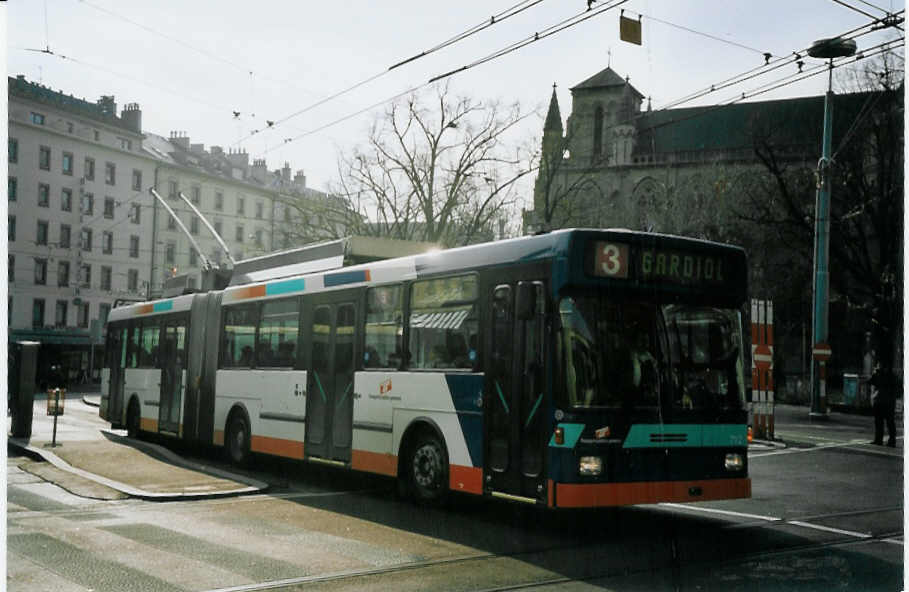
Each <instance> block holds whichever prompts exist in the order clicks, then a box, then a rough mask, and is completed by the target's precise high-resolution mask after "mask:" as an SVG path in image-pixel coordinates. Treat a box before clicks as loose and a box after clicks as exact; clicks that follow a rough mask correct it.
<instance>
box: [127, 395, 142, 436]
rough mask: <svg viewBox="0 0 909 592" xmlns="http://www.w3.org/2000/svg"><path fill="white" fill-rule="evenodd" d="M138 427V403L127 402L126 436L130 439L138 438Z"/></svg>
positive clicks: (139, 417) (139, 432) (139, 419)
mask: <svg viewBox="0 0 909 592" xmlns="http://www.w3.org/2000/svg"><path fill="white" fill-rule="evenodd" d="M140 426H141V416H140V413H139V402H138V401H136V400H135V399H133V400H131V401H130V402H129V407H127V408H126V435H127V436H129V437H130V438H139V436H140V435H141V429H140Z"/></svg>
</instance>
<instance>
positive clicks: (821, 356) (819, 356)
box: [811, 343, 833, 362]
mask: <svg viewBox="0 0 909 592" xmlns="http://www.w3.org/2000/svg"><path fill="white" fill-rule="evenodd" d="M811 353H812V355H813V356H814V359H815V360H819V361H821V362H826V361H827V360H829V359H830V356H832V355H833V350H832V349H830V346H829V345H827V344H826V343H815V344H814V348H813V349H812V350H811Z"/></svg>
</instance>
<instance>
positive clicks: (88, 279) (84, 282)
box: [79, 263, 92, 288]
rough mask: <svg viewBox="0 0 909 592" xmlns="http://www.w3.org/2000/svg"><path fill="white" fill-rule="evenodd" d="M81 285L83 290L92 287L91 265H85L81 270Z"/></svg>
mask: <svg viewBox="0 0 909 592" xmlns="http://www.w3.org/2000/svg"><path fill="white" fill-rule="evenodd" d="M79 284H80V285H81V286H82V287H83V288H91V287H92V266H91V264H90V263H83V264H82V267H81V269H80V270H79Z"/></svg>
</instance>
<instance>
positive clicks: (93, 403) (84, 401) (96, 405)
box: [82, 395, 101, 407]
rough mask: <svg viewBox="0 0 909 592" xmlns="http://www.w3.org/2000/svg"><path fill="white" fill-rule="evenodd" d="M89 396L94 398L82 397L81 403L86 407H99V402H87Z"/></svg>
mask: <svg viewBox="0 0 909 592" xmlns="http://www.w3.org/2000/svg"><path fill="white" fill-rule="evenodd" d="M89 396H91V397H92V398H94V397H95V395H82V402H83V403H85V404H86V405H88V406H89V407H101V401H100V400H99V401H92V400H89Z"/></svg>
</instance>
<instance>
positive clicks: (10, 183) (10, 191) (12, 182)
mask: <svg viewBox="0 0 909 592" xmlns="http://www.w3.org/2000/svg"><path fill="white" fill-rule="evenodd" d="M18 186H19V184H18V183H17V182H16V177H9V178H8V179H7V180H6V194H7V197H8V198H9V201H16V189H17V188H18Z"/></svg>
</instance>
